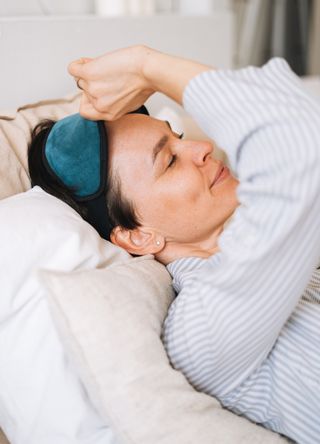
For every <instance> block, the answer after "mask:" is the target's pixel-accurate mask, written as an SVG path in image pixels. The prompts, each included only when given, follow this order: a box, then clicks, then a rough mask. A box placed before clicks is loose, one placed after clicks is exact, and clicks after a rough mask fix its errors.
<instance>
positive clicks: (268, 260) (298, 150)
mask: <svg viewBox="0 0 320 444" xmlns="http://www.w3.org/2000/svg"><path fill="white" fill-rule="evenodd" d="M183 103H184V106H185V108H186V110H187V111H188V112H189V113H190V114H191V115H192V116H193V117H194V118H195V119H196V120H197V121H198V123H199V124H200V126H201V127H202V129H203V130H204V131H205V132H206V133H207V134H208V135H209V136H211V137H212V138H213V139H215V141H216V142H217V143H218V145H220V146H221V147H223V148H224V149H225V151H226V152H227V154H228V156H229V160H230V162H231V165H232V168H233V170H234V171H235V172H236V174H237V175H238V177H239V179H240V185H239V187H238V193H237V194H238V199H239V202H240V203H241V205H240V206H239V207H238V209H237V210H236V213H235V216H234V220H233V221H232V222H231V224H230V225H229V227H228V228H227V229H226V230H225V231H224V232H223V234H222V235H221V236H220V240H219V247H220V250H221V252H220V253H218V254H216V255H214V256H212V257H211V258H209V259H207V260H200V259H198V258H197V259H196V258H195V259H192V258H188V259H181V260H178V261H175V262H173V263H172V264H170V265H169V270H170V272H171V274H172V275H173V277H174V285H175V287H176V289H177V291H178V293H179V294H178V296H177V298H176V300H175V302H174V303H173V304H172V306H171V308H170V311H169V315H168V318H167V320H166V323H165V328H164V340H165V345H166V348H167V351H168V354H169V356H170V358H171V361H172V362H173V364H174V365H175V366H176V367H177V368H178V369H181V370H183V372H184V373H185V374H186V375H187V377H188V379H189V380H190V381H191V382H192V383H193V384H194V385H195V386H196V387H197V388H198V389H201V390H204V391H206V392H209V393H211V394H215V395H217V396H224V395H226V394H227V393H229V392H230V391H231V390H233V389H235V387H238V386H239V385H240V384H241V383H242V382H243V381H244V380H245V379H246V378H247V377H248V376H249V375H252V373H253V372H254V371H255V370H256V369H258V368H259V366H260V365H261V364H262V362H263V361H264V360H265V358H266V357H267V356H268V354H269V353H270V351H271V350H272V347H273V346H274V344H275V342H276V340H277V338H278V337H279V334H280V331H281V329H282V328H283V326H284V324H285V323H286V321H287V320H288V318H289V317H290V315H291V314H292V312H293V310H294V309H295V307H296V305H297V303H298V300H299V299H300V297H301V295H302V293H303V290H304V289H305V287H306V285H307V283H308V280H309V279H310V275H311V273H312V271H313V268H314V267H315V264H316V262H317V260H318V258H319V253H320V229H319V214H320V107H319V105H318V104H317V103H316V102H314V101H313V100H312V99H311V98H310V97H309V96H308V95H307V94H306V93H305V92H304V90H303V89H302V86H301V81H300V80H299V78H298V77H297V76H296V75H295V74H294V73H293V72H292V71H291V70H290V68H289V66H288V65H287V63H286V62H285V61H284V60H283V59H273V60H271V61H270V62H269V63H268V64H266V65H265V66H264V67H262V68H254V67H248V68H244V69H241V70H237V71H232V70H217V71H215V72H213V71H210V72H205V73H202V74H200V75H199V76H197V77H195V78H194V79H193V80H191V82H190V83H189V84H188V86H187V88H186V90H185V92H184V97H183Z"/></svg>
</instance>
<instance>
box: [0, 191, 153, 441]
mask: <svg viewBox="0 0 320 444" xmlns="http://www.w3.org/2000/svg"><path fill="white" fill-rule="evenodd" d="M0 221H1V222H0V224H1V229H0V245H1V255H0V277H1V279H0V281H1V298H0V348H1V361H0V426H1V428H2V429H3V431H4V432H5V434H6V436H7V437H8V439H9V440H10V442H11V443H12V444H14V443H32V444H44V443H45V444H57V443H62V442H66V443H68V444H76V443H77V444H78V443H79V442H81V443H84V444H102V443H103V444H113V443H114V442H115V441H114V434H113V432H112V431H111V429H110V427H109V426H108V422H106V421H105V420H103V419H101V416H100V415H99V414H98V413H97V412H96V410H95V408H94V407H93V405H92V403H91V401H90V399H89V398H88V395H87V392H86V389H85V388H84V386H83V384H82V383H81V381H80V379H79V376H78V371H77V369H76V368H75V367H74V365H73V364H72V363H71V362H70V360H69V358H68V356H67V354H66V352H65V349H64V345H63V344H62V343H61V341H60V338H59V336H58V334H57V332H56V328H55V326H54V324H53V322H52V317H51V314H50V312H49V309H48V305H47V298H46V292H45V289H44V288H43V287H42V286H41V285H40V284H39V282H38V279H37V271H38V269H39V268H46V269H48V270H61V271H62V270H63V271H72V270H85V269H86V270H88V269H96V268H104V267H107V266H108V265H110V264H112V263H116V262H126V261H130V260H132V259H131V257H130V256H129V254H128V253H126V252H125V251H124V250H121V249H119V248H117V247H115V246H113V245H112V244H110V243H109V242H106V241H104V240H103V239H102V238H100V236H99V235H98V233H97V232H96V231H95V230H94V229H93V228H92V227H91V226H90V225H89V224H87V223H86V222H85V221H84V220H83V219H82V218H81V217H80V216H79V215H78V214H77V213H76V212H75V211H74V210H73V209H72V208H70V207H69V206H68V205H67V204H65V203H63V202H62V201H60V200H58V199H56V198H55V197H53V196H51V195H49V194H47V193H45V192H44V191H43V190H41V188H39V187H35V188H33V189H32V190H29V191H27V192H25V193H21V194H17V195H15V196H13V197H10V198H7V199H4V200H2V201H0ZM156 278H157V277H156V276H155V279H156Z"/></svg>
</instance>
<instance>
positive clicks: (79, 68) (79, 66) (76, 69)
mask: <svg viewBox="0 0 320 444" xmlns="http://www.w3.org/2000/svg"><path fill="white" fill-rule="evenodd" d="M92 60H93V59H91V58H89V57H81V58H80V59H78V60H74V61H73V62H71V63H70V64H69V65H68V72H69V74H71V75H72V76H73V77H76V78H80V77H85V76H86V72H87V64H88V63H89V62H91V61H92Z"/></svg>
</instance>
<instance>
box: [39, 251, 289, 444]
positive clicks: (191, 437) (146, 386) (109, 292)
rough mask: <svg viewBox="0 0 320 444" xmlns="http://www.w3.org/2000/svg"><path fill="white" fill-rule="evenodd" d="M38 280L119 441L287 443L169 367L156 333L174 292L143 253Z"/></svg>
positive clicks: (157, 443)
mask: <svg viewBox="0 0 320 444" xmlns="http://www.w3.org/2000/svg"><path fill="white" fill-rule="evenodd" d="M159 267H160V268H159ZM158 268H159V269H158ZM155 275H157V276H158V278H157V279H154V276H155ZM40 279H41V280H42V282H43V284H44V286H45V287H46V288H47V289H48V291H49V299H50V307H51V310H52V314H53V318H54V320H55V323H56V325H57V328H58V330H59V332H60V335H61V337H62V338H63V343H64V344H66V346H67V347H68V350H69V353H70V356H71V357H72V358H73V362H74V363H75V365H76V366H77V367H78V368H79V369H80V370H81V375H82V378H83V381H84V383H85V386H86V387H87V389H88V391H89V394H90V396H91V399H92V400H94V403H95V405H96V407H97V409H98V410H99V411H100V412H101V414H102V415H103V417H104V418H105V420H106V421H107V420H108V421H110V424H111V425H112V428H113V429H114V430H115V432H116V433H117V435H118V436H119V437H120V439H121V443H123V444H133V443H134V444H150V443H152V444H160V443H161V444H173V443H174V444H189V443H190V444H194V443H195V442H199V443H201V444H212V443H213V442H214V443H215V444H220V443H221V444H231V443H232V444H240V443H245V444H250V443H252V444H256V443H258V442H259V443H261V444H262V443H264V444H267V443H268V444H276V443H279V444H280V443H285V442H287V440H286V439H284V438H281V437H280V436H279V435H277V434H274V433H273V432H270V431H267V430H266V429H263V428H262V427H259V426H257V425H254V424H252V423H251V422H249V421H248V420H246V419H244V418H240V417H238V416H236V415H234V414H233V413H231V412H228V411H227V410H224V409H222V408H221V407H220V404H219V403H218V401H217V400H215V399H214V398H212V397H209V396H207V395H205V394H202V393H198V392H196V391H195V390H194V389H193V388H192V387H191V386H190V385H189V384H188V382H187V380H186V379H185V378H184V376H183V375H182V374H181V373H180V372H178V371H175V370H174V369H173V368H172V367H171V366H170V364H169V362H168V358H167V356H166V353H165V350H164V347H163V345H162V343H161V340H160V332H161V326H162V323H163V321H164V318H165V316H166V313H167V309H168V307H169V304H170V303H171V301H172V296H173V295H172V289H171V286H170V279H169V278H168V276H167V274H166V271H165V270H164V269H163V268H162V267H161V266H160V264H158V263H157V262H155V261H152V260H150V259H149V258H146V257H145V258H136V259H134V260H132V261H131V262H129V263H127V264H121V263H118V264H114V265H111V266H110V267H108V268H106V269H103V270H93V271H79V272H72V273H61V272H48V271H42V272H41V274H40Z"/></svg>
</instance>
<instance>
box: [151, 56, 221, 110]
mask: <svg viewBox="0 0 320 444" xmlns="http://www.w3.org/2000/svg"><path fill="white" fill-rule="evenodd" d="M142 50H143V52H144V57H143V68H142V69H143V76H144V77H145V79H146V81H147V82H148V84H149V86H150V88H151V89H153V90H154V91H157V92H161V93H163V94H165V95H166V96H168V97H170V98H171V99H173V100H174V101H175V102H177V103H179V104H180V105H182V97H183V91H184V89H185V87H186V86H187V84H188V83H189V82H190V80H191V79H192V78H193V77H195V76H197V75H198V74H200V73H202V72H205V71H209V70H212V69H213V68H212V67H210V66H207V65H202V64H201V63H197V62H194V61H192V60H188V59H184V58H180V57H176V56H172V55H169V54H164V53H162V52H160V51H155V50H154V49H151V48H148V47H143V48H142Z"/></svg>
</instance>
